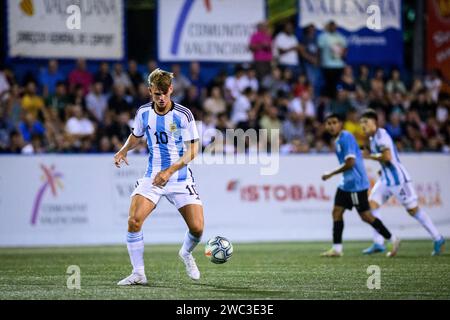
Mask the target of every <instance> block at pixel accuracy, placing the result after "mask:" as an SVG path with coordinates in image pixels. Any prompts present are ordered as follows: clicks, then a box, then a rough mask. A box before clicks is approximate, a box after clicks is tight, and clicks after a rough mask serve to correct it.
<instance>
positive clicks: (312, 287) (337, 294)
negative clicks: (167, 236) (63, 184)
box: [0, 240, 450, 299]
mask: <svg viewBox="0 0 450 320" xmlns="http://www.w3.org/2000/svg"><path fill="white" fill-rule="evenodd" d="M368 244H369V243H368V242H347V243H345V256H344V257H342V258H321V257H319V253H320V252H322V251H323V250H325V249H328V248H329V246H330V245H329V243H324V242H314V243H305V242H297V243H293V242H289V243H253V244H239V243H235V244H234V255H233V257H232V259H231V260H230V261H229V262H227V263H225V264H223V265H214V264H212V263H211V262H209V261H208V260H207V259H206V257H204V256H203V248H204V246H203V245H200V246H199V247H198V248H197V249H196V251H195V254H194V256H195V257H196V259H197V262H198V266H199V269H200V271H201V273H202V278H201V280H200V281H198V282H193V281H192V280H190V279H189V278H188V277H187V276H186V273H185V270H184V265H183V264H182V263H181V261H179V260H178V256H177V253H178V248H179V246H175V245H147V246H146V248H145V249H146V252H145V263H146V273H147V278H148V280H149V285H148V286H143V287H142V286H139V287H118V286H117V285H116V283H117V281H119V280H120V279H122V278H123V277H125V276H128V275H129V273H130V265H129V259H128V253H127V251H126V246H125V245H124V246H104V247H76V248H71V247H63V248H35V249H31V248H27V249H19V248H3V249H0V299H449V298H450V272H449V266H450V254H444V255H442V256H439V257H431V256H430V253H431V250H432V248H431V241H406V240H405V241H403V243H402V246H401V250H400V252H399V255H398V256H397V257H395V258H391V259H389V258H386V257H385V256H384V254H377V255H374V256H363V255H362V254H361V250H362V249H363V248H365V247H366V246H367V245H368ZM70 265H78V266H79V267H80V270H81V289H80V290H76V289H75V290H70V289H68V288H67V286H66V283H67V278H68V277H69V274H67V273H66V271H67V267H68V266H70ZM370 265H378V266H379V267H380V269H381V289H372V290H369V289H368V288H367V279H368V277H369V274H367V268H368V266H370Z"/></svg>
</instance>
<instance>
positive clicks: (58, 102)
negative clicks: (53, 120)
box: [45, 81, 69, 120]
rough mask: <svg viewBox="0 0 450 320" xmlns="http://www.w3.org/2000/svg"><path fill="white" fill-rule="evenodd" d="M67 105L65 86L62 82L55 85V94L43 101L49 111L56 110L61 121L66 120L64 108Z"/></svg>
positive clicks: (67, 97) (67, 98)
mask: <svg viewBox="0 0 450 320" xmlns="http://www.w3.org/2000/svg"><path fill="white" fill-rule="evenodd" d="M68 103H69V96H68V95H67V87H66V84H65V83H64V82H62V81H60V82H58V83H57V84H56V89H55V93H54V94H51V95H50V96H49V97H48V98H47V99H46V101H45V105H46V106H47V108H49V109H54V110H56V112H57V114H58V116H59V118H60V119H61V120H64V119H66V106H67V104H68Z"/></svg>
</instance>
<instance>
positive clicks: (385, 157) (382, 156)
mask: <svg viewBox="0 0 450 320" xmlns="http://www.w3.org/2000/svg"><path fill="white" fill-rule="evenodd" d="M368 159H371V160H374V161H378V162H381V163H383V164H388V163H390V162H391V161H392V153H391V150H390V149H389V148H386V149H383V150H382V151H381V152H379V153H372V154H370V155H369V157H368Z"/></svg>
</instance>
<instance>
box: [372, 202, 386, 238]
mask: <svg viewBox="0 0 450 320" xmlns="http://www.w3.org/2000/svg"><path fill="white" fill-rule="evenodd" d="M372 215H373V216H374V217H375V218H378V219H379V220H381V213H380V209H374V210H372ZM373 243H376V244H379V245H384V237H383V236H382V235H381V234H379V233H378V232H377V230H375V229H373Z"/></svg>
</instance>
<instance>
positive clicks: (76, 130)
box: [66, 105, 95, 149]
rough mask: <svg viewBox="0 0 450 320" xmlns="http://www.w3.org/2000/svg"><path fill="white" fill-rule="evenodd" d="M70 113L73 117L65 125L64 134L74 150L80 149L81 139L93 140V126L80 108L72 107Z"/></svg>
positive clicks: (77, 106)
mask: <svg viewBox="0 0 450 320" xmlns="http://www.w3.org/2000/svg"><path fill="white" fill-rule="evenodd" d="M72 113H73V116H72V117H71V118H70V119H69V120H68V121H67V124H66V134H67V138H68V140H69V141H70V143H71V145H72V146H73V147H74V148H75V149H80V148H81V145H82V142H83V141H82V140H83V139H86V138H87V139H93V138H94V133H95V126H94V124H93V123H92V121H91V120H89V119H88V118H87V117H86V116H85V114H84V112H83V109H82V108H81V106H79V105H75V106H73V107H72Z"/></svg>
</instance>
